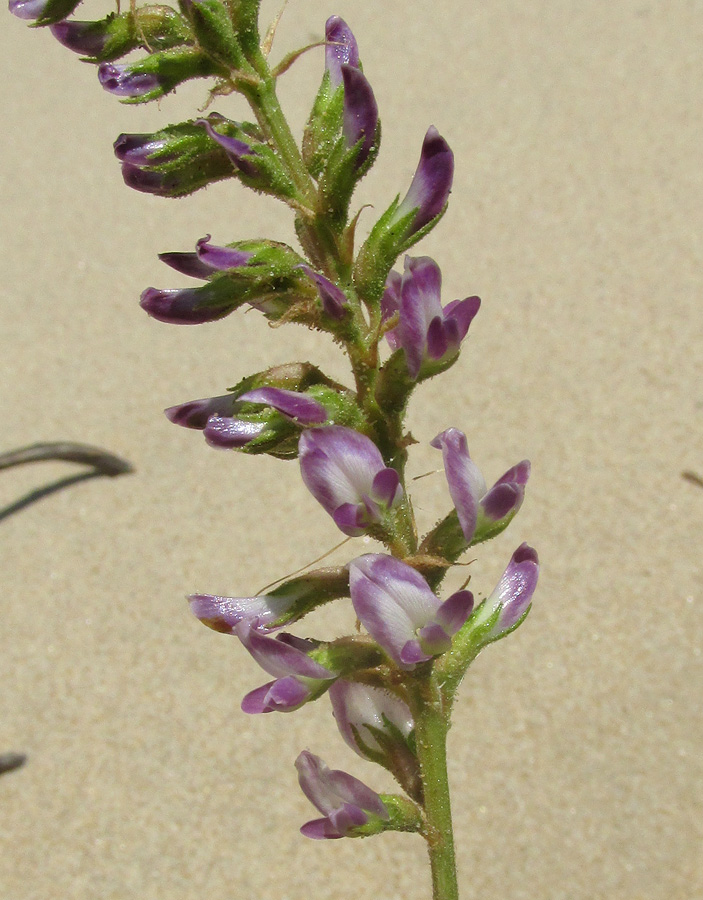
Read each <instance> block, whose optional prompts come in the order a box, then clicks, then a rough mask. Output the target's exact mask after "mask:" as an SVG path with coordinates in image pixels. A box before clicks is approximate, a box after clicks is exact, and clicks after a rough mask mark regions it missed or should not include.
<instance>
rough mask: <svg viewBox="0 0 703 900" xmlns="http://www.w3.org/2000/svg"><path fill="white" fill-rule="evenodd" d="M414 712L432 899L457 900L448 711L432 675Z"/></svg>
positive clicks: (457, 888)
mask: <svg viewBox="0 0 703 900" xmlns="http://www.w3.org/2000/svg"><path fill="white" fill-rule="evenodd" d="M424 688H425V689H424V690H423V691H422V699H420V702H419V703H418V704H417V707H418V708H417V709H416V710H415V711H414V712H415V729H416V730H415V736H416V740H417V755H418V759H419V761H420V772H421V776H422V785H423V791H424V805H425V814H426V817H427V821H426V826H425V829H426V830H425V838H426V840H427V847H428V851H429V855H430V866H431V868H432V891H433V893H432V896H433V898H434V900H459V887H458V884H457V878H456V860H455V857H454V835H453V831H452V811H451V804H450V800H449V781H448V777H447V731H448V730H449V724H448V722H447V721H446V719H447V712H446V711H445V710H444V708H443V700H442V695H441V692H440V690H439V688H438V686H437V683H436V681H435V679H434V677H433V676H432V675H430V677H429V678H428V680H427V681H426V682H425V685H424Z"/></svg>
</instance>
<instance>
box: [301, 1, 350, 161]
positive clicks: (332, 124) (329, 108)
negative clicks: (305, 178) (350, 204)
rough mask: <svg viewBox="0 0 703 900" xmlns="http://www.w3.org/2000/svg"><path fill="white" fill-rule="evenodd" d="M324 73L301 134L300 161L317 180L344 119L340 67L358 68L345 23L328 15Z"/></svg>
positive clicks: (336, 139) (337, 17) (336, 17)
mask: <svg viewBox="0 0 703 900" xmlns="http://www.w3.org/2000/svg"><path fill="white" fill-rule="evenodd" d="M325 40H326V46H325V72H324V75H323V78H322V84H321V85H320V89H319V91H318V94H317V97H316V98H315V103H314V105H313V108H312V112H311V113H310V118H309V119H308V123H307V125H306V128H305V133H304V135H303V159H304V161H305V165H306V166H307V167H308V171H309V172H310V174H311V175H312V176H313V177H314V178H319V176H320V174H321V173H322V170H323V169H324V168H325V166H326V165H327V164H328V163H329V160H330V157H331V154H332V150H333V148H334V147H335V145H336V144H337V141H338V138H339V135H340V132H341V130H342V125H343V120H344V95H345V92H344V90H343V89H342V85H343V75H342V67H343V66H350V67H352V68H354V69H359V67H360V63H359V48H358V46H357V43H356V40H355V38H354V35H353V34H352V32H351V29H350V28H349V26H348V25H347V23H346V22H345V21H344V20H343V19H340V18H339V16H331V17H330V18H329V19H328V20H327V23H326V25H325Z"/></svg>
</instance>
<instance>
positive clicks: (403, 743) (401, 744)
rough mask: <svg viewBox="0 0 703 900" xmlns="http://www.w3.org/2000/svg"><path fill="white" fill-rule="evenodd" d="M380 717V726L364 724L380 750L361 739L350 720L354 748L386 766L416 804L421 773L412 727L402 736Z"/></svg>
mask: <svg viewBox="0 0 703 900" xmlns="http://www.w3.org/2000/svg"><path fill="white" fill-rule="evenodd" d="M382 720H383V728H375V727H374V726H373V725H369V724H365V725H364V729H366V730H367V731H368V732H369V733H370V734H371V735H372V736H373V738H374V740H375V741H376V742H377V744H378V745H379V747H380V748H381V749H380V750H376V749H374V748H373V747H370V746H369V745H368V744H367V743H366V741H364V738H363V737H362V735H361V732H360V730H359V729H358V728H357V727H356V726H355V725H352V724H351V723H350V728H351V730H352V734H353V735H354V739H355V741H356V745H357V748H358V749H359V751H360V752H361V753H362V754H363V755H364V756H365V757H366V759H368V760H370V761H371V762H374V763H376V764H377V765H379V766H383V768H384V769H388V771H389V772H390V773H391V774H392V775H393V777H394V778H395V780H396V781H397V782H398V784H399V785H400V786H401V787H402V788H403V790H404V791H405V793H406V794H408V796H409V797H412V798H413V800H416V801H417V802H418V803H422V802H423V788H422V775H421V773H420V763H419V762H418V758H417V751H416V747H415V730H414V729H413V730H412V731H411V732H410V734H408V736H407V737H406V736H405V735H404V734H403V732H402V731H401V730H400V729H399V728H398V727H397V726H396V725H394V724H393V722H391V721H390V719H388V718H387V717H386V716H382Z"/></svg>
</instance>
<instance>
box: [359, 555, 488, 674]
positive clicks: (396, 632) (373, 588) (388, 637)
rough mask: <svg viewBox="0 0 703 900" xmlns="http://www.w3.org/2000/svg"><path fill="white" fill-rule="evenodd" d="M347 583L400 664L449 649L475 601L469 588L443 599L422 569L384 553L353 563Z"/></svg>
mask: <svg viewBox="0 0 703 900" xmlns="http://www.w3.org/2000/svg"><path fill="white" fill-rule="evenodd" d="M349 589H350V593H351V598H352V604H353V605H354V610H355V612H356V614H357V616H358V618H359V620H360V621H361V623H362V624H363V625H364V626H365V628H366V630H367V631H368V632H369V634H370V635H371V637H372V638H373V639H374V640H375V641H376V642H377V643H378V644H380V645H381V647H383V649H384V650H385V651H386V652H387V653H388V655H389V656H390V657H391V658H392V659H394V660H395V662H396V663H397V664H398V665H399V666H400V667H401V668H402V669H412V668H414V666H415V665H416V664H417V663H419V662H425V661H426V660H428V659H431V658H432V657H433V656H437V655H438V654H440V653H444V652H445V651H447V650H448V649H449V648H450V646H451V639H452V636H453V635H454V634H455V633H456V632H457V631H458V630H459V628H460V627H461V626H462V625H463V623H464V622H465V621H466V619H467V618H468V616H469V614H470V612H471V609H472V607H473V595H472V594H471V592H470V591H459V592H457V593H456V594H453V595H452V596H451V597H450V598H449V599H448V600H447V601H445V603H441V602H440V601H439V600H438V598H437V597H436V596H435V594H434V593H433V592H432V591H431V590H430V587H429V585H428V584H427V582H426V581H425V579H424V578H423V577H422V575H420V573H419V572H417V571H416V570H415V569H413V568H412V567H411V566H409V565H407V564H406V563H404V562H401V561H400V560H399V559H396V558H395V557H393V556H386V555H383V554H376V553H368V554H366V555H365V556H360V557H359V558H358V559H355V560H353V561H352V562H351V563H349Z"/></svg>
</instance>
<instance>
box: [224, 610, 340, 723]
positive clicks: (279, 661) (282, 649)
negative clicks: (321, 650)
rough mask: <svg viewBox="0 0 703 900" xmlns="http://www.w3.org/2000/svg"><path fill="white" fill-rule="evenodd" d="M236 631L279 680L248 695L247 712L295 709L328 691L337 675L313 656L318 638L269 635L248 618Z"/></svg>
mask: <svg viewBox="0 0 703 900" xmlns="http://www.w3.org/2000/svg"><path fill="white" fill-rule="evenodd" d="M235 634H236V636H237V637H238V638H239V640H240V641H241V642H242V644H244V646H245V647H246V649H247V650H248V651H249V653H250V654H251V655H252V656H253V657H254V659H255V660H256V662H257V663H258V664H259V665H260V666H261V668H262V669H263V670H264V671H265V672H268V673H269V675H273V676H274V677H275V679H276V680H275V681H271V682H268V684H264V685H262V686H261V687H260V688H256V689H255V690H253V691H250V693H248V694H247V695H246V697H244V699H243V700H242V710H243V711H244V712H246V713H251V714H257V713H266V712H274V711H278V712H293V711H294V710H296V709H299V708H300V707H301V706H303V705H304V704H305V703H308V702H309V701H310V700H316V699H317V698H318V697H320V696H321V695H322V694H324V692H325V691H326V690H327V689H328V688H329V686H330V685H331V684H332V682H333V681H334V680H335V678H336V677H337V674H336V673H335V672H332V671H330V670H329V669H328V668H326V667H325V666H323V665H321V664H320V663H318V662H316V661H315V660H314V659H313V658H312V657H311V655H310V654H311V653H312V652H313V651H314V650H315V649H316V648H317V646H318V645H319V642H317V641H309V640H303V639H302V638H297V637H295V636H294V635H292V634H278V635H276V637H269V636H268V635H265V634H262V633H261V632H260V631H257V630H256V628H254V627H253V626H252V624H251V623H250V622H248V621H246V620H243V621H241V622H239V624H238V625H236V626H235Z"/></svg>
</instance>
